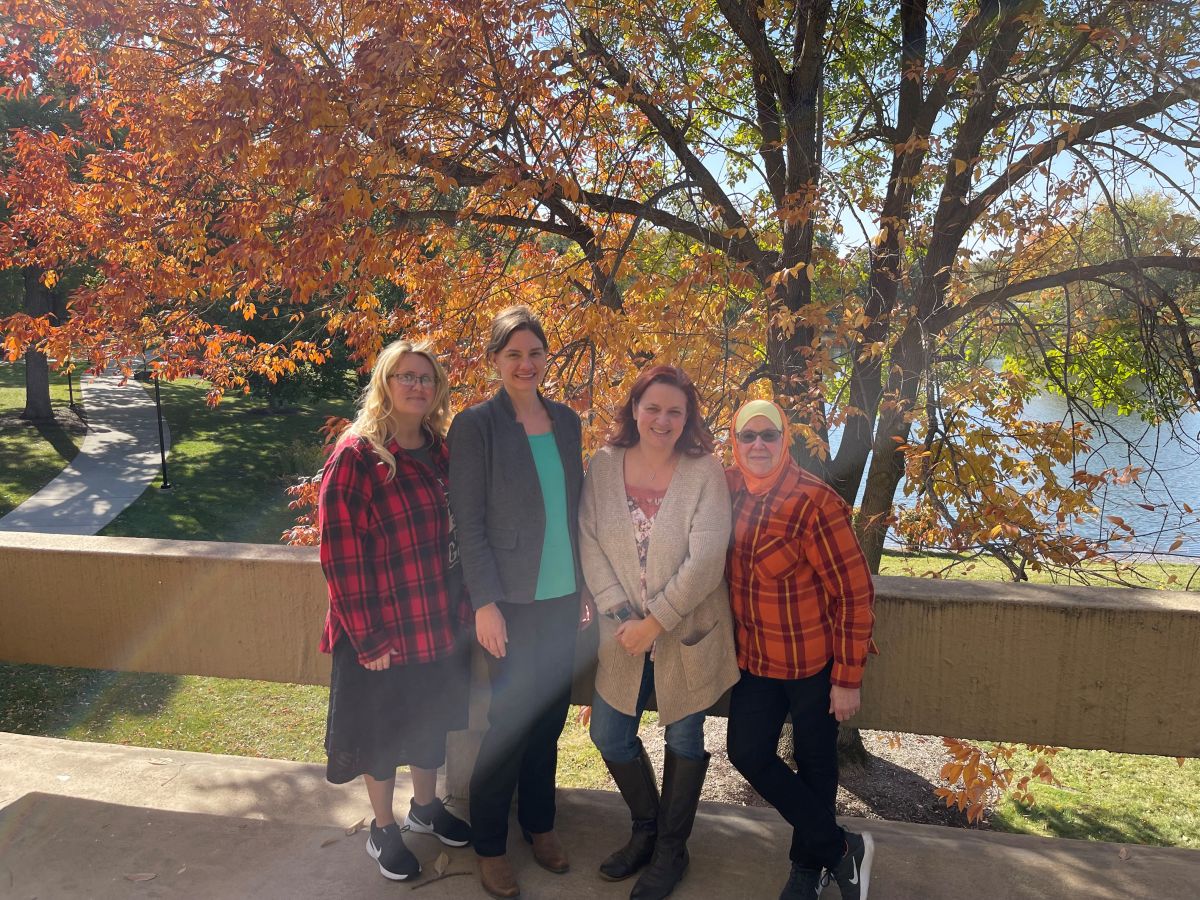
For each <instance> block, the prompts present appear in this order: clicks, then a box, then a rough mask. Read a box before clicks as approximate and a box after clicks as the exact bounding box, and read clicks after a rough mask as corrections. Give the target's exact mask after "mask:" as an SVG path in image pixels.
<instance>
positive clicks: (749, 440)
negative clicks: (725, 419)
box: [737, 428, 783, 444]
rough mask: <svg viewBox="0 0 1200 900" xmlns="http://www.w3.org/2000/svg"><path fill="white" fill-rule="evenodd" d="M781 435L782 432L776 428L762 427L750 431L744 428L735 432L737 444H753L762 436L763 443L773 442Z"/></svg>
mask: <svg viewBox="0 0 1200 900" xmlns="http://www.w3.org/2000/svg"><path fill="white" fill-rule="evenodd" d="M781 437H783V432H782V431H780V430H779V429H777V428H764V429H763V430H762V431H751V430H750V429H748V428H747V429H746V430H744V431H739V432H738V433H737V439H738V443H739V444H753V443H754V442H755V441H757V440H758V439H759V438H762V440H763V443H764V444H773V443H775V442H776V441H777V440H779V439H780V438H781Z"/></svg>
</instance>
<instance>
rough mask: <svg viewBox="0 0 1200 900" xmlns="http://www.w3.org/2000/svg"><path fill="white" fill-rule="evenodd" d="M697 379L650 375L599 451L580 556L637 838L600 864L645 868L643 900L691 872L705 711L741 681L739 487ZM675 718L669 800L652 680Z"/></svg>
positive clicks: (663, 709) (605, 744) (600, 675)
mask: <svg viewBox="0 0 1200 900" xmlns="http://www.w3.org/2000/svg"><path fill="white" fill-rule="evenodd" d="M712 449H713V439H712V435H711V434H709V432H708V429H707V427H705V425H704V421H703V419H702V418H701V417H700V409H699V403H698V400H697V396H696V388H695V387H694V386H693V385H692V382H691V379H689V378H688V376H687V375H686V374H685V373H684V372H683V371H682V370H680V369H677V368H675V367H673V366H654V367H652V368H649V369H647V370H645V371H644V372H642V374H641V375H640V376H639V377H638V379H637V381H636V382H635V383H634V385H633V389H632V391H631V393H630V396H629V399H628V400H627V401H626V403H625V405H624V406H623V407H622V408H621V410H620V412H619V413H618V416H617V421H616V425H615V427H614V431H613V434H612V435H611V436H610V437H609V440H608V446H606V447H604V448H602V449H601V450H600V451H599V452H597V453H596V455H595V456H594V457H592V460H591V463H590V464H589V466H588V473H587V478H586V479H585V480H584V488H583V500H582V502H581V504H580V531H579V543H580V554H581V558H582V562H583V573H584V577H585V578H586V579H587V585H588V587H589V588H590V589H591V592H592V595H593V596H594V598H595V602H596V608H597V610H598V611H599V612H600V613H601V614H602V615H601V617H600V648H599V667H598V669H597V672H596V694H595V697H594V699H593V705H592V727H591V734H592V740H593V742H595V744H596V746H597V748H598V749H599V750H600V754H601V756H603V757H604V763H605V765H606V766H607V767H608V770H609V772H610V773H611V774H612V776H613V780H614V781H616V783H617V787H618V788H619V789H620V791H621V796H622V797H624V799H625V802H626V803H627V804H628V805H629V810H630V813H631V815H632V818H633V833H632V835H631V837H630V839H629V842H628V843H627V844H626V845H625V846H624V847H622V848H621V849H620V850H618V851H616V852H615V853H613V854H612V855H611V856H609V857H608V858H607V859H606V860H605V861H604V862H603V863H601V865H600V874H601V877H603V878H606V879H608V880H612V881H617V880H620V879H624V878H628V877H630V876H632V875H633V874H635V873H636V872H637V871H638V870H639V869H643V867H645V868H644V871H643V872H642V874H641V876H640V877H639V878H638V881H637V884H636V885H635V886H634V888H633V892H632V893H631V894H630V896H631V898H632V900H661V898H663V897H666V896H667V895H668V894H670V893H671V892H672V891H673V890H674V889H675V885H676V884H678V882H679V880H680V879H681V878H682V877H683V874H684V872H685V871H686V869H687V865H688V854H687V839H688V836H689V835H690V834H691V829H692V823H693V821H694V820H695V816H696V806H697V803H698V802H699V800H700V788H701V786H702V785H703V783H704V776H705V773H706V772H707V770H708V760H709V754H708V753H707V752H706V751H705V749H704V713H705V710H707V709H708V707H710V706H711V705H712V704H713V703H715V702H716V701H717V700H718V699H719V698H720V697H721V695H722V694H723V693H725V691H726V690H727V689H728V688H729V687H730V686H731V685H733V683H734V682H736V681H737V678H738V669H737V662H736V657H735V655H734V647H733V621H732V616H731V614H730V609H729V594H728V590H727V589H726V586H725V554H726V550H727V548H728V545H729V532H730V524H731V523H730V512H729V491H728V489H727V488H726V486H725V475H724V472H723V471H722V469H721V464H720V463H719V462H718V461H717V459H716V458H715V457H714V456H713V455H712ZM651 690H653V691H654V695H655V697H656V698H657V701H658V714H659V721H660V722H661V723H662V724H663V725H665V726H666V743H667V749H666V761H665V765H664V767H663V788H662V797H661V800H660V798H659V794H658V789H657V779H656V778H655V777H654V770H653V769H652V768H651V765H650V760H649V758H648V757H647V756H646V751H645V749H644V748H643V747H642V742H641V740H640V739H639V738H638V736H637V731H638V724H639V722H640V721H641V715H642V711H643V710H644V709H645V707H646V703H647V700H648V699H649V695H650V691H651Z"/></svg>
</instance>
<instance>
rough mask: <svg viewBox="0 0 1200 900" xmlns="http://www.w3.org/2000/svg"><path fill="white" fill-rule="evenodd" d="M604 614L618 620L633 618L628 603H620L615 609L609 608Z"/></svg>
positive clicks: (623, 620)
mask: <svg viewBox="0 0 1200 900" xmlns="http://www.w3.org/2000/svg"><path fill="white" fill-rule="evenodd" d="M605 615H606V616H608V617H609V618H610V619H615V620H616V621H618V622H628V621H629V620H630V619H632V618H633V610H632V609H630V607H629V604H628V603H622V604H621V605H620V606H618V607H617V608H616V609H610V610H609V611H608V612H606V613H605Z"/></svg>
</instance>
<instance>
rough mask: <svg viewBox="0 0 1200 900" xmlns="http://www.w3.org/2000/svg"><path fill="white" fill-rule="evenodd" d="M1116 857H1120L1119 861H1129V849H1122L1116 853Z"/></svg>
mask: <svg viewBox="0 0 1200 900" xmlns="http://www.w3.org/2000/svg"><path fill="white" fill-rule="evenodd" d="M1117 856H1119V857H1121V859H1129V856H1130V853H1129V848H1128V847H1122V848H1121V849H1120V850H1118V851H1117Z"/></svg>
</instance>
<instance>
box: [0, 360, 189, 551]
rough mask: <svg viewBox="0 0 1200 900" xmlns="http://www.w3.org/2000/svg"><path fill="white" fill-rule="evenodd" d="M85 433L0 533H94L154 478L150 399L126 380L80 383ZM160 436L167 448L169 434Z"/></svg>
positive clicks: (156, 462) (95, 378) (92, 378)
mask: <svg viewBox="0 0 1200 900" xmlns="http://www.w3.org/2000/svg"><path fill="white" fill-rule="evenodd" d="M82 382H83V396H84V400H85V402H84V406H85V408H86V410H87V423H88V432H87V435H86V436H85V437H84V439H83V446H81V447H80V448H79V453H78V454H77V455H76V456H75V459H74V460H72V462H71V464H70V465H68V466H67V467H66V468H65V469H63V471H62V473H61V474H59V476H58V477H57V478H55V479H54V480H53V481H51V482H50V483H49V484H48V485H46V486H45V487H44V488H42V489H41V490H40V491H38V492H37V493H36V494H34V495H33V496H32V497H30V498H29V499H28V500H26V501H25V502H24V503H22V504H21V505H20V506H18V507H17V508H16V509H14V510H13V511H12V512H10V513H9V514H8V515H6V516H4V517H3V518H0V531H36V532H42V533H49V534H96V533H97V532H99V531H100V529H101V528H103V527H104V526H105V525H107V524H108V523H109V522H111V521H112V520H113V519H115V518H116V517H117V516H118V515H120V514H121V512H122V511H123V510H124V509H125V508H126V507H127V506H129V504H131V503H133V501H134V500H136V499H137V498H138V497H140V496H141V495H142V492H143V491H145V490H146V488H148V487H149V486H150V485H151V484H152V483H153V482H154V479H155V478H157V477H158V475H159V472H160V470H161V460H160V457H159V450H158V420H157V418H156V416H155V412H154V399H153V398H152V397H151V396H150V394H149V392H147V391H146V389H145V388H144V387H143V386H142V385H141V384H140V383H138V382H136V381H134V380H133V379H132V378H131V379H129V380H128V381H126V382H125V384H123V385H122V384H121V377H120V376H119V375H85V376H83V378H82ZM163 431H164V436H165V437H166V441H167V447H168V449H169V448H170V446H171V439H170V435H169V434H167V433H166V423H165V422H164V423H163Z"/></svg>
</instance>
